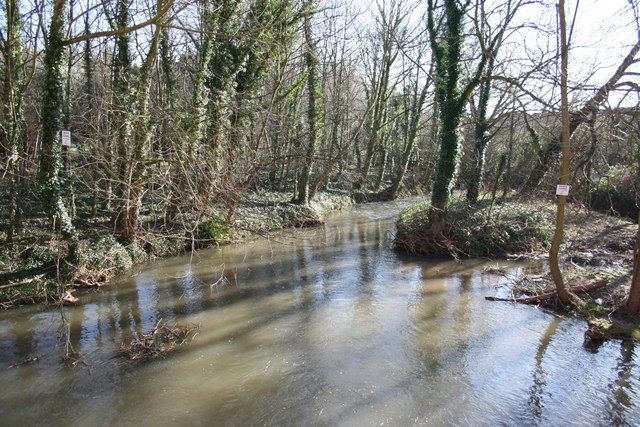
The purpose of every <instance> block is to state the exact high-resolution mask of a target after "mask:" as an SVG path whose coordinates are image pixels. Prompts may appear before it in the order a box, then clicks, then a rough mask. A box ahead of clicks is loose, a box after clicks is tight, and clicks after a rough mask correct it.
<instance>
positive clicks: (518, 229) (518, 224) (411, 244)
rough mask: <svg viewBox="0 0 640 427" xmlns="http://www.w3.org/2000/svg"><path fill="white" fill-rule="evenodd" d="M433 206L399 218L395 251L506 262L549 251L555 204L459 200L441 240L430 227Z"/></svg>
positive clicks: (449, 214)
mask: <svg viewBox="0 0 640 427" xmlns="http://www.w3.org/2000/svg"><path fill="white" fill-rule="evenodd" d="M429 208H430V202H423V203H420V204H417V205H414V206H412V207H410V208H408V209H406V210H405V211H403V212H402V214H401V215H400V219H399V220H398V222H397V234H396V238H395V246H396V248H397V249H399V250H404V251H408V252H411V253H415V254H422V255H435V256H455V257H457V256H468V257H505V256H508V255H514V254H521V253H527V252H533V251H538V250H540V249H541V248H544V247H546V245H548V243H549V241H550V237H551V235H552V233H553V228H554V227H553V223H552V222H551V221H550V218H551V217H552V215H550V212H552V209H553V205H551V204H545V203H541V202H530V201H527V202H526V203H525V202H518V201H505V202H503V203H500V204H495V205H494V206H493V207H491V204H490V203H489V202H488V201H480V202H478V203H477V204H469V203H467V202H466V201H465V200H461V199H457V200H454V201H453V202H452V203H451V204H450V205H449V208H448V210H447V213H446V219H445V225H444V230H443V232H442V235H436V234H434V233H433V232H432V231H431V229H430V225H431V224H430V222H429Z"/></svg>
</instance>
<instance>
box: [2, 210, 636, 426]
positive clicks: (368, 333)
mask: <svg viewBox="0 0 640 427" xmlns="http://www.w3.org/2000/svg"><path fill="white" fill-rule="evenodd" d="M407 203H409V202H400V203H386V204H369V205H362V206H359V207H356V208H354V209H353V211H351V212H349V213H345V214H341V215H338V216H336V217H334V218H332V219H331V220H330V221H329V222H328V223H327V224H326V226H324V227H323V228H318V229H313V230H309V229H308V230H296V231H286V232H282V233H279V234H277V235H275V236H273V237H272V238H270V239H266V238H263V239H257V240H253V241H250V242H247V243H244V244H237V245H230V246H226V247H223V248H219V249H209V250H203V251H198V252H196V253H194V254H192V255H190V256H184V257H178V258H171V259H168V260H163V261H158V262H153V263H150V264H147V265H145V266H142V267H141V268H140V269H138V271H136V272H134V273H132V274H129V275H126V276H124V277H120V278H118V279H117V280H114V283H112V284H111V286H108V287H104V288H102V289H101V290H99V291H97V292H90V293H84V294H80V297H81V299H82V301H83V302H84V304H82V305H79V306H76V307H70V308H66V309H65V310H64V313H61V312H60V310H59V309H56V308H41V307H40V308H39V307H23V308H19V309H15V310H11V311H6V312H2V313H0V425H71V426H73V425H91V426H94V425H112V424H116V425H153V426H161V425H175V424H176V423H177V424H181V425H194V424H195V425H264V424H267V425H354V426H362V425H407V424H434V425H442V424H457V425H496V424H502V425H523V424H526V425H529V424H544V425H587V424H588V425H594V424H595V425H609V424H619V425H624V424H630V425H633V424H636V425H637V424H638V423H640V408H639V405H640V399H638V393H639V390H640V370H639V367H638V363H639V361H640V360H639V356H638V349H636V348H634V347H633V345H630V344H624V343H621V342H617V341H614V342H609V343H606V344H605V345H604V346H603V347H602V348H601V349H600V350H599V351H598V352H597V353H590V352H588V351H586V350H584V349H583V348H582V347H581V343H582V334H583V331H584V323H583V322H581V321H577V320H568V319H561V318H558V317H556V316H554V315H552V314H550V313H546V312H544V311H541V310H539V309H536V308H534V307H527V306H521V305H514V304H510V303H502V302H488V301H485V300H484V296H485V295H493V294H495V293H501V292H506V289H505V288H504V283H505V281H506V278H505V277H503V276H501V275H495V274H490V273H488V272H487V271H486V269H485V267H487V266H494V265H496V263H495V262H488V261H483V260H467V261H464V262H461V263H456V262H453V261H447V260H429V259H420V258H416V257H411V256H407V255H401V254H397V253H395V252H394V251H393V250H392V249H391V242H392V233H393V223H394V220H395V218H396V217H397V214H398V212H399V211H400V209H401V208H402V207H403V206H406V204H407ZM500 266H502V267H503V268H504V269H506V271H507V272H508V273H509V274H511V275H517V274H520V273H521V272H522V271H523V270H525V269H527V268H530V267H529V266H527V265H526V264H521V263H515V262H501V263H500ZM223 276H224V277H225V278H226V279H227V280H226V281H221V280H219V279H220V278H221V277H223ZM223 282H225V283H223ZM62 314H64V318H65V319H66V320H65V321H63V320H62ZM160 318H161V319H164V320H165V321H167V322H179V323H198V324H200V325H201V326H200V332H199V333H198V335H197V336H196V338H195V339H194V341H193V342H192V343H191V345H190V346H188V347H186V348H183V349H181V350H178V351H177V352H174V353H172V354H170V355H168V356H167V357H165V358H164V359H160V360H155V361H152V362H149V363H131V362H128V361H125V360H123V359H121V358H119V357H117V356H115V355H114V353H115V350H116V348H117V347H118V346H119V345H120V344H121V343H122V342H123V341H124V340H127V339H128V338H130V337H131V336H132V334H134V333H136V332H142V331H148V330H150V329H151V328H152V327H153V325H154V324H155V323H156V322H157V321H158V319H160ZM65 331H66V332H65ZM65 335H68V337H69V341H70V343H71V344H72V345H73V347H74V348H75V349H76V350H77V351H79V352H80V353H81V354H82V355H83V357H84V359H85V360H86V362H87V364H88V366H84V365H79V366H77V367H76V368H75V369H70V368H68V367H66V366H65V364H64V363H63V361H62V358H61V354H62V351H61V345H60V337H64V336H65ZM36 357H37V358H38V360H37V361H35V362H33V363H29V364H20V365H18V366H12V365H16V364H19V363H20V362H23V361H25V360H27V359H28V358H36Z"/></svg>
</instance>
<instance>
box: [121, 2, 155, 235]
mask: <svg viewBox="0 0 640 427" xmlns="http://www.w3.org/2000/svg"><path fill="white" fill-rule="evenodd" d="M158 3H159V4H158V10H160V9H161V8H162V7H161V3H160V2H158ZM163 24H164V22H159V23H158V24H157V25H156V29H155V32H154V35H153V38H152V39H151V46H150V47H149V52H148V54H147V57H146V58H145V61H144V62H143V64H142V66H141V67H140V72H139V76H138V80H137V82H136V87H135V91H134V95H133V103H132V109H131V117H129V118H127V121H128V122H131V123H132V150H131V157H130V159H129V161H128V162H127V165H126V167H127V174H126V178H127V179H126V183H127V187H126V189H125V192H124V198H123V200H122V206H121V208H120V212H121V215H122V219H123V221H122V224H123V229H122V234H121V240H122V241H123V242H124V243H126V244H130V243H132V242H133V241H134V240H135V239H136V235H137V232H138V221H139V216H140V205H141V203H142V195H143V192H144V188H145V186H146V184H147V180H146V176H147V160H148V150H149V144H150V140H151V123H150V120H151V115H150V114H149V92H150V88H151V76H152V72H153V67H154V64H155V62H156V59H157V56H158V44H159V39H160V35H161V28H162V25H163Z"/></svg>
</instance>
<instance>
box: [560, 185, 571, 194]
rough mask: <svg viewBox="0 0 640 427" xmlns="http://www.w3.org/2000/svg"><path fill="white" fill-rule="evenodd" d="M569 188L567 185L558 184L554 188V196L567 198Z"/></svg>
mask: <svg viewBox="0 0 640 427" xmlns="http://www.w3.org/2000/svg"><path fill="white" fill-rule="evenodd" d="M570 187H571V186H569V185H563V184H558V186H557V187H556V196H568V195H569V188H570Z"/></svg>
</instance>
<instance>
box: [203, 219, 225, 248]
mask: <svg viewBox="0 0 640 427" xmlns="http://www.w3.org/2000/svg"><path fill="white" fill-rule="evenodd" d="M230 237H231V227H230V226H229V224H227V223H226V222H224V221H222V220H220V219H217V218H214V219H210V220H208V221H205V222H201V223H200V224H198V229H197V230H196V240H200V241H207V242H208V243H215V244H221V243H226V242H228V241H229V239H230Z"/></svg>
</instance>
